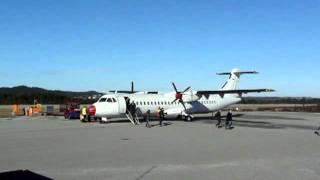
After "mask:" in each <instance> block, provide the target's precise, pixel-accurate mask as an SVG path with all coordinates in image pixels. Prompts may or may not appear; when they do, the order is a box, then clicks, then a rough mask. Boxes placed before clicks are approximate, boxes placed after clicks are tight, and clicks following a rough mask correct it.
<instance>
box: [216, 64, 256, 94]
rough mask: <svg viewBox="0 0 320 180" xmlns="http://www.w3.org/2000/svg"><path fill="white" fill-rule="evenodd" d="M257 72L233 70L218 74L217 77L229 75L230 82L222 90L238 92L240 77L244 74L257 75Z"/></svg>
mask: <svg viewBox="0 0 320 180" xmlns="http://www.w3.org/2000/svg"><path fill="white" fill-rule="evenodd" d="M257 73H258V72H257V71H240V69H232V71H231V72H223V73H217V75H229V79H228V81H227V82H226V83H225V84H224V85H223V86H222V88H221V89H222V90H236V89H238V88H239V82H240V76H241V75H242V74H257Z"/></svg>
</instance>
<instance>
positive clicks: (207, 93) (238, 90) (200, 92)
mask: <svg viewBox="0 0 320 180" xmlns="http://www.w3.org/2000/svg"><path fill="white" fill-rule="evenodd" d="M274 91H275V90H273V89H236V90H215V91H197V93H196V94H197V95H210V94H219V95H224V94H247V93H260V92H274Z"/></svg>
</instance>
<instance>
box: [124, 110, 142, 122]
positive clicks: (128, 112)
mask: <svg viewBox="0 0 320 180" xmlns="http://www.w3.org/2000/svg"><path fill="white" fill-rule="evenodd" d="M126 116H127V118H128V119H129V120H130V122H131V123H132V124H133V125H136V124H140V122H139V118H138V116H137V114H134V115H132V114H131V112H130V111H127V112H126Z"/></svg>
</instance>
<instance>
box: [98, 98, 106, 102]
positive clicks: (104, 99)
mask: <svg viewBox="0 0 320 180" xmlns="http://www.w3.org/2000/svg"><path fill="white" fill-rule="evenodd" d="M106 100H107V98H101V99H100V100H99V102H106Z"/></svg>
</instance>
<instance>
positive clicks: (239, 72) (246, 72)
mask: <svg viewBox="0 0 320 180" xmlns="http://www.w3.org/2000/svg"><path fill="white" fill-rule="evenodd" d="M233 73H234V74H239V75H242V74H258V72H257V71H233V72H222V73H217V75H231V74H233Z"/></svg>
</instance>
